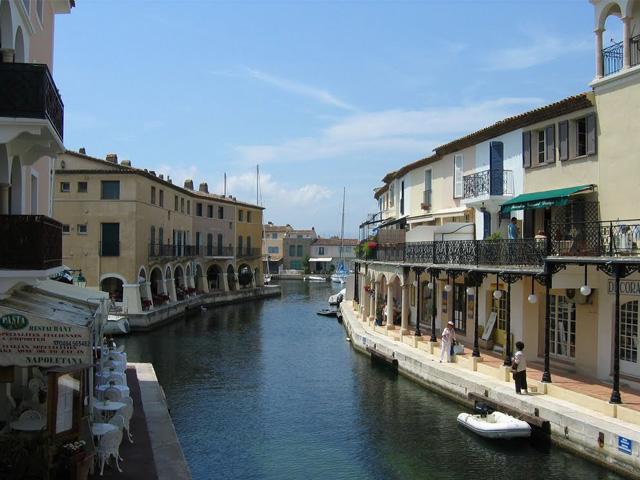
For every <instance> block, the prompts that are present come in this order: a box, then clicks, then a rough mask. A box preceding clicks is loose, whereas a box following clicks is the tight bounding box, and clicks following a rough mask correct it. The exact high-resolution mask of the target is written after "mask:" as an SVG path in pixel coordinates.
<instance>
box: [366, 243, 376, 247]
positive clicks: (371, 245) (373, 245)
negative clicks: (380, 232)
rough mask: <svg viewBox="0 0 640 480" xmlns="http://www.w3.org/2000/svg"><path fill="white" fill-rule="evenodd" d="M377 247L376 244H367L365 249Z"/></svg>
mask: <svg viewBox="0 0 640 480" xmlns="http://www.w3.org/2000/svg"><path fill="white" fill-rule="evenodd" d="M377 246H378V244H377V243H376V242H369V243H368V244H367V247H369V248H376V247H377Z"/></svg>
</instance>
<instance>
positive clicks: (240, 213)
mask: <svg viewBox="0 0 640 480" xmlns="http://www.w3.org/2000/svg"><path fill="white" fill-rule="evenodd" d="M243 216H244V212H243V211H242V210H238V221H239V222H241V221H242V218H243Z"/></svg>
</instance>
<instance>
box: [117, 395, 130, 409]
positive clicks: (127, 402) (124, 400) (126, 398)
mask: <svg viewBox="0 0 640 480" xmlns="http://www.w3.org/2000/svg"><path fill="white" fill-rule="evenodd" d="M118 401H119V402H120V403H124V404H125V405H129V406H130V407H133V398H131V397H122V398H121V399H120V400H118Z"/></svg>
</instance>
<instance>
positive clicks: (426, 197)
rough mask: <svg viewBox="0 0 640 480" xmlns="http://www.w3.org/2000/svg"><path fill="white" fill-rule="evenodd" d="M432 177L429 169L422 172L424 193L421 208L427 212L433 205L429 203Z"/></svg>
mask: <svg viewBox="0 0 640 480" xmlns="http://www.w3.org/2000/svg"><path fill="white" fill-rule="evenodd" d="M432 175H433V174H432V172H431V169H429V170H425V171H424V193H423V198H422V203H423V208H425V209H427V210H431V207H432V205H433V203H431V201H432V200H431V196H432V182H433V176H432Z"/></svg>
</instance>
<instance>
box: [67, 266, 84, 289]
mask: <svg viewBox="0 0 640 480" xmlns="http://www.w3.org/2000/svg"><path fill="white" fill-rule="evenodd" d="M73 272H78V276H77V277H75V278H74V279H73V284H74V285H75V286H76V287H80V288H85V287H86V286H87V279H86V278H84V275H82V269H80V270H71V273H73Z"/></svg>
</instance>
